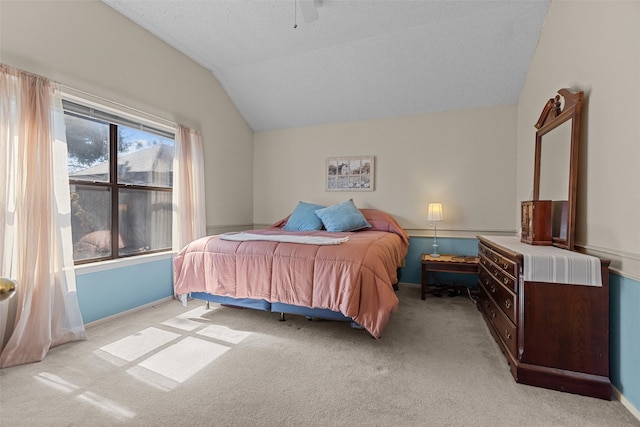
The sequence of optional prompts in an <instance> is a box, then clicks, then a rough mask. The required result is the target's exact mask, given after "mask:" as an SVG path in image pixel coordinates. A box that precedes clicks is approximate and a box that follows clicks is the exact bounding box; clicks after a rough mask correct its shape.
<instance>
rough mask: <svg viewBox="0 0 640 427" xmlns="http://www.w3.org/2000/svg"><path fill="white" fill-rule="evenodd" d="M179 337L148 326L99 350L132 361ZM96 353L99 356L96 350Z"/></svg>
mask: <svg viewBox="0 0 640 427" xmlns="http://www.w3.org/2000/svg"><path fill="white" fill-rule="evenodd" d="M179 337H180V335H179V334H176V333H173V332H169V331H165V330H162V329H158V328H154V327H149V328H147V329H143V330H142V331H140V332H136V333H135V334H131V335H129V336H126V337H124V338H122V339H120V340H118V341H115V342H112V343H111V344H107V345H105V346H103V347H100V348H99V350H102V351H104V352H106V353H108V354H110V355H112V356H116V357H117V358H119V359H122V360H125V361H127V362H132V361H134V360H136V359H138V358H140V357H142V356H144V355H146V354H147V353H150V352H152V351H153V350H155V349H157V348H158V347H162V346H163V345H165V344H167V343H169V342H171V341H173V340H175V339H177V338H179ZM96 354H98V355H99V356H101V355H100V353H98V352H97V351H96ZM101 357H102V356H101ZM103 358H104V357H103Z"/></svg>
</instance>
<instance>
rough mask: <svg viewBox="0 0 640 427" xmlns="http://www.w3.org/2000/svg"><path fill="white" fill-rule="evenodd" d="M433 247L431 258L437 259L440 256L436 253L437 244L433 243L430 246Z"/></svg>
mask: <svg viewBox="0 0 640 427" xmlns="http://www.w3.org/2000/svg"><path fill="white" fill-rule="evenodd" d="M431 246H432V247H433V253H432V254H431V258H438V257H439V256H440V254H439V253H438V244H437V243H436V242H435V241H434V242H433V245H431Z"/></svg>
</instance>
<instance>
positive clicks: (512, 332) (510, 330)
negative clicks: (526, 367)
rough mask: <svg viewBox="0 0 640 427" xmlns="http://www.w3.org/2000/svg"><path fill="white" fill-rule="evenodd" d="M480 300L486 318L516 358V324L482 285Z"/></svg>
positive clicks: (504, 345)
mask: <svg viewBox="0 0 640 427" xmlns="http://www.w3.org/2000/svg"><path fill="white" fill-rule="evenodd" d="M479 302H480V308H481V309H482V312H483V314H484V316H485V318H486V319H487V320H488V321H489V324H490V325H491V327H493V329H494V331H495V334H496V336H498V337H500V341H501V342H502V345H503V347H505V348H506V350H507V351H509V353H511V355H512V356H513V357H514V358H515V357H516V356H517V352H516V351H517V348H518V345H517V339H516V327H515V325H514V324H513V323H512V322H511V320H509V318H508V317H507V316H506V315H505V314H504V312H503V311H502V310H500V308H498V307H497V306H496V304H495V302H494V301H493V300H492V299H491V297H489V295H488V294H487V291H486V290H485V289H484V288H483V287H482V285H481V286H480V299H479Z"/></svg>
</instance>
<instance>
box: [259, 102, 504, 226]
mask: <svg viewBox="0 0 640 427" xmlns="http://www.w3.org/2000/svg"><path fill="white" fill-rule="evenodd" d="M515 123H516V107H515V105H510V106H500V107H493V108H480V109H472V110H464V111H454V112H445V113H436V114H426V115H419V116H409V117H401V118H391V119H380V120H369V121H360V122H350V123H341V124H330V125H322V126H313V127H305V128H296V129H287V130H278V131H265V132H257V133H256V134H255V135H254V144H255V147H254V163H255V167H254V189H255V191H254V222H255V223H257V224H269V223H272V222H274V221H276V220H278V219H281V218H282V217H284V216H286V215H287V214H288V213H289V212H291V211H292V210H293V208H295V206H296V203H297V202H298V201H299V200H303V201H308V202H314V203H320V204H326V205H329V204H333V203H337V202H340V201H343V200H345V199H348V198H353V200H354V202H355V203H356V205H357V206H359V207H362V208H377V209H382V210H385V211H387V212H389V213H391V214H393V215H394V216H395V217H396V218H397V219H398V221H399V222H400V223H401V225H402V226H404V227H406V228H408V229H411V230H410V232H411V233H412V234H414V235H420V234H424V229H427V228H431V225H430V224H427V222H426V215H427V204H428V203H429V202H435V201H442V202H443V203H444V213H445V221H444V223H442V224H439V225H438V230H439V235H440V234H442V235H443V236H447V235H449V236H460V235H471V236H475V235H476V234H477V233H482V232H489V231H503V232H510V233H513V232H515V226H514V223H513V211H512V205H513V201H514V200H515V179H514V177H515V174H516V170H515V155H516V151H515V143H514V141H515V136H516V127H515ZM360 155H362V156H366V155H374V156H375V171H376V177H375V191H372V192H327V191H325V162H326V159H327V157H337V156H360ZM440 230H442V231H440Z"/></svg>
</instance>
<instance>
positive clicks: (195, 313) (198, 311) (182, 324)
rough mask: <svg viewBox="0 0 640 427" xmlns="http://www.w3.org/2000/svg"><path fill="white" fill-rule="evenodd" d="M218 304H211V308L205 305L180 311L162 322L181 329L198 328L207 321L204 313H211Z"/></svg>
mask: <svg viewBox="0 0 640 427" xmlns="http://www.w3.org/2000/svg"><path fill="white" fill-rule="evenodd" d="M219 307H220V306H214V305H211V308H206V306H205V305H202V306H200V307H197V308H194V309H193V310H189V311H187V312H186V313H182V314H180V315H178V316H176V317H172V318H171V319H169V320H165V321H164V322H162V324H163V325H166V326H171V327H173V328H177V329H180V330H183V331H193V330H194V329H197V328H199V327H200V326H202V325H203V323H208V322H209V319H207V318H205V317H204V315H205V314H208V313H211V311H213V310H216V309H218V308H219Z"/></svg>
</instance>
